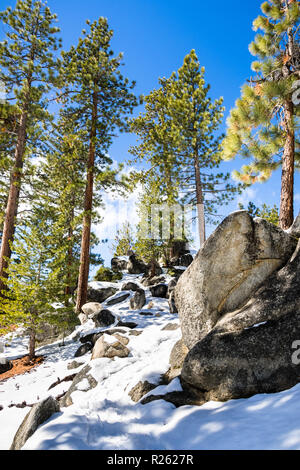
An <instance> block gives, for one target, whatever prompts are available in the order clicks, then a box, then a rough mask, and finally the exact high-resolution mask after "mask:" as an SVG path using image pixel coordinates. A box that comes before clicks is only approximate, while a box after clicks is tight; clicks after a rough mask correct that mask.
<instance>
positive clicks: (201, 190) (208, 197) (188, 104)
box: [169, 50, 241, 246]
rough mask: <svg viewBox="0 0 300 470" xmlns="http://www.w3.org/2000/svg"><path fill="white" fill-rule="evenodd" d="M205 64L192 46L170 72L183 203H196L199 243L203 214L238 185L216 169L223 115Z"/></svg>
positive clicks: (229, 197)
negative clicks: (219, 132) (210, 94)
mask: <svg viewBox="0 0 300 470" xmlns="http://www.w3.org/2000/svg"><path fill="white" fill-rule="evenodd" d="M204 75H205V68H204V67H201V66H200V63H199V60H198V57H197V55H196V52H195V51H194V50H192V51H191V52H190V53H189V54H188V55H187V56H186V57H185V59H184V62H183V65H182V67H181V68H179V70H178V72H177V73H175V74H173V78H174V79H173V86H172V89H171V98H170V104H169V108H170V110H169V113H170V116H171V119H172V120H173V124H174V127H176V128H177V132H178V135H179V138H178V150H177V152H176V153H178V154H179V155H180V156H181V159H182V160H183V163H182V167H183V171H182V172H181V174H180V178H181V183H180V187H181V190H182V191H183V192H184V193H185V196H184V198H183V199H182V201H183V202H184V203H185V204H196V207H197V214H198V231H199V240H200V246H202V245H203V243H204V241H205V239H206V229H205V225H206V224H205V218H207V219H210V220H211V219H212V218H213V217H214V216H215V215H216V214H217V208H218V207H219V206H222V205H224V204H227V203H228V202H229V201H230V200H232V199H233V198H234V197H235V195H236V194H237V193H239V192H240V191H241V186H236V185H234V184H232V183H230V175H229V173H226V174H224V173H223V172H220V171H217V170H218V168H219V166H220V164H221V153H220V150H221V145H220V144H221V140H222V135H218V134H217V131H218V129H219V126H220V124H221V122H222V119H223V113H224V107H223V98H219V99H216V100H214V101H212V99H211V98H210V97H209V90H210V86H209V85H206V84H205V78H204Z"/></svg>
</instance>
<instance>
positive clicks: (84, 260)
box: [76, 92, 98, 313]
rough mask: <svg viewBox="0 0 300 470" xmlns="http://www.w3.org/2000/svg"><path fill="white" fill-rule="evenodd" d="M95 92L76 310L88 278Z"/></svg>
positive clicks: (94, 144) (95, 115)
mask: <svg viewBox="0 0 300 470" xmlns="http://www.w3.org/2000/svg"><path fill="white" fill-rule="evenodd" d="M97 107H98V103H97V93H96V92H95V93H94V94H93V111H92V123H91V132H90V148H89V159H88V165H87V183H86V190H85V201H84V218H83V228H82V239H81V253H80V267H79V276H78V288H77V301H76V312H77V313H79V312H80V311H81V307H82V306H83V305H84V304H85V303H86V300H87V289H88V278H89V268H90V244H91V224H92V208H93V189H94V170H95V153H96V133H97Z"/></svg>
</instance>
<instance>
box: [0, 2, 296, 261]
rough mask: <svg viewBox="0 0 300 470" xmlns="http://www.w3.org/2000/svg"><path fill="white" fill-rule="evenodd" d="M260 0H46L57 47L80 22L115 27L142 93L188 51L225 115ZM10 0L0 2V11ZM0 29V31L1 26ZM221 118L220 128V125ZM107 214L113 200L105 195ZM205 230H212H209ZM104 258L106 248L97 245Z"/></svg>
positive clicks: (262, 189)
mask: <svg viewBox="0 0 300 470" xmlns="http://www.w3.org/2000/svg"><path fill="white" fill-rule="evenodd" d="M261 3H262V0H226V1H224V0H214V1H211V2H207V1H203V0H202V1H201V0H185V1H183V0H172V1H171V0H85V1H82V0H48V5H49V6H50V8H51V10H52V11H53V12H56V13H57V14H58V18H59V26H60V27H61V30H62V32H61V37H62V39H63V47H64V48H66V49H68V48H69V47H70V46H71V45H72V44H74V45H75V44H76V43H77V40H78V37H79V35H80V33H81V30H82V29H83V28H84V27H85V20H86V19H90V20H94V19H97V18H98V17H99V16H105V17H107V19H108V22H109V25H110V27H111V28H112V29H113V30H114V38H113V41H112V48H113V50H114V52H115V53H116V54H117V53H119V52H123V53H124V63H125V66H124V67H123V73H124V74H125V75H126V76H127V77H128V78H130V79H131V80H135V81H136V82H137V86H136V93H137V94H147V93H148V92H149V91H151V90H152V89H153V88H155V87H157V85H158V77H163V76H166V77H167V76H170V74H171V73H172V72H173V71H175V70H177V69H178V68H179V67H180V66H181V65H182V62H183V59H184V56H185V55H186V54H188V53H189V52H190V50H191V49H195V50H196V53H197V55H198V58H199V60H200V63H201V65H203V66H205V68H206V81H207V82H208V83H210V85H211V92H210V94H211V97H212V98H213V99H214V98H217V97H219V96H223V97H224V104H225V107H226V112H225V119H226V117H227V116H228V113H229V111H230V109H231V108H232V107H233V106H234V102H235V100H236V99H237V98H238V97H239V95H240V88H241V86H242V85H243V84H244V82H245V80H246V79H247V78H248V77H249V76H250V74H251V70H250V64H251V61H252V60H253V58H252V56H251V55H250V53H249V51H248V46H249V43H250V42H251V41H252V40H253V38H254V35H255V33H254V31H253V30H252V22H253V20H254V19H255V18H256V16H257V15H258V14H259V13H260V5H261ZM14 4H15V2H14V1H10V0H1V9H4V8H6V7H7V6H9V5H11V6H13V5H14ZM0 34H1V32H0ZM225 119H224V124H223V127H222V128H221V130H225V129H226V126H225ZM134 142H135V138H134V136H129V135H122V136H120V137H119V138H118V139H116V141H115V142H114V144H113V145H112V147H111V149H110V152H109V153H110V155H111V157H112V158H113V159H114V160H116V161H124V160H126V159H128V158H129V154H128V148H129V146H130V145H132V144H134ZM242 164H243V161H241V160H239V159H236V160H234V161H231V162H228V163H227V162H226V163H224V164H223V165H222V170H223V171H232V170H233V169H236V168H237V169H239V168H240V166H241V165H242ZM241 200H242V202H243V203H244V204H247V203H248V201H249V200H252V201H253V202H254V203H255V204H257V205H260V204H262V203H263V202H266V203H267V204H269V205H273V204H277V206H279V200H280V172H276V173H275V174H273V176H272V178H271V179H270V180H269V182H268V183H265V184H263V185H262V184H256V185H254V186H252V187H251V188H250V190H248V191H247V192H246V193H245V194H244V195H243V196H242V199H241ZM237 204H238V201H237V200H236V201H234V203H232V204H231V205H230V206H227V207H224V208H222V213H224V215H226V214H228V213H229V212H231V211H232V210H236V208H237ZM108 206H109V210H108V211H106V213H105V217H110V214H111V213H112V210H113V203H112V202H111V201H110V200H109V201H108ZM299 208H300V178H299V174H298V175H296V178H295V215H296V214H297V213H298V211H299ZM209 230H211V229H209ZM97 232H98V234H99V236H100V237H102V238H105V237H111V236H112V230H110V229H109V221H106V223H105V224H104V225H103V228H102V229H101V228H99V229H98V230H97ZM100 251H101V252H102V254H103V255H104V258H105V261H106V263H108V262H109V258H110V252H109V249H108V246H106V247H104V246H101V247H100Z"/></svg>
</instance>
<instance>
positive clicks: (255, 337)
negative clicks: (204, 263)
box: [182, 242, 300, 400]
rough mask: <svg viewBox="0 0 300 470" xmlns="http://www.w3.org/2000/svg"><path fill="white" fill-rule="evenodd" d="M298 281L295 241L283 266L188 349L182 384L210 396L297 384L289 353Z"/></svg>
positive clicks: (297, 325)
mask: <svg viewBox="0 0 300 470" xmlns="http://www.w3.org/2000/svg"><path fill="white" fill-rule="evenodd" d="M299 285H300V242H299V244H298V247H297V250H296V252H295V254H294V255H293V256H292V258H291V260H290V261H289V262H288V263H287V265H286V266H285V267H284V268H282V269H281V270H280V271H278V272H276V273H273V275H272V276H270V277H269V278H268V280H267V281H266V282H265V283H264V284H263V286H262V287H261V288H260V289H259V290H258V291H257V292H256V293H255V294H254V295H253V296H252V298H251V299H250V300H249V301H248V302H247V303H246V304H245V305H244V306H243V307H242V308H240V309H237V310H235V311H233V312H230V313H228V314H227V315H226V316H225V317H223V318H222V319H221V320H220V321H219V322H218V323H217V324H216V325H215V327H214V328H213V330H212V331H211V332H210V333H209V334H208V335H207V336H206V337H205V338H203V339H202V340H201V341H199V342H198V343H197V344H196V345H195V346H194V347H193V348H192V349H191V350H190V352H189V353H188V355H187V357H186V359H185V361H184V364H183V369H182V379H183V381H184V383H186V384H190V385H191V386H192V387H193V388H195V387H196V388H197V389H198V390H200V391H201V393H202V392H203V390H205V391H206V394H207V398H209V399H216V400H228V399H230V398H240V397H248V396H250V395H253V394H256V393H270V392H279V391H281V390H285V389H288V388H290V387H292V386H294V385H295V384H296V383H298V382H299V381H300V364H298V362H299V360H298V359H297V357H296V360H295V358H294V356H293V353H295V351H294V348H295V344H297V343H295V342H297V341H299V340H300V291H299ZM293 358H294V359H293Z"/></svg>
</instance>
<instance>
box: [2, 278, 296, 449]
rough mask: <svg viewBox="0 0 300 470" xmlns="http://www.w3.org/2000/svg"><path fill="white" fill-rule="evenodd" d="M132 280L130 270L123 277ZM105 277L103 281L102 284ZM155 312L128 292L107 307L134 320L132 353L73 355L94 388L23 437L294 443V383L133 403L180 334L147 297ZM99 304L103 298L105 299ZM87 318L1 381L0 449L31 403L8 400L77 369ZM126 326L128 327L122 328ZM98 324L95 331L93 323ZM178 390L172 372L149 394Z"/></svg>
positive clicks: (35, 443) (134, 445)
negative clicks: (185, 401)
mask: <svg viewBox="0 0 300 470" xmlns="http://www.w3.org/2000/svg"><path fill="white" fill-rule="evenodd" d="M129 279H130V280H134V281H136V276H135V277H134V276H130V277H127V278H125V279H123V280H122V283H123V282H125V281H126V280H129ZM102 284H104V283H102ZM147 300H148V301H151V302H152V303H153V305H152V306H151V309H149V308H147V304H146V305H145V307H144V310H147V311H151V312H152V313H153V316H141V315H139V314H138V313H137V312H133V311H131V310H129V299H127V300H126V301H124V302H122V303H120V304H117V305H115V306H113V307H110V310H111V311H112V312H113V313H114V314H115V315H116V316H119V317H120V318H121V319H122V320H127V321H135V322H136V323H138V327H137V330H139V331H142V333H141V334H140V335H139V336H133V335H130V334H129V332H130V330H129V329H127V333H126V336H127V337H128V339H129V340H130V341H129V344H128V348H129V349H130V355H129V357H127V358H115V359H114V360H112V359H108V358H102V359H96V360H93V361H90V357H91V354H90V353H89V354H86V355H85V356H82V357H80V358H78V359H77V361H78V362H81V363H82V364H83V365H84V364H89V365H90V366H91V371H90V374H92V375H93V377H94V378H95V379H96V380H97V382H98V385H97V387H96V388H94V389H92V390H89V391H86V390H85V388H86V387H85V385H86V384H85V383H84V381H83V382H82V383H80V387H79V388H80V389H81V390H77V391H75V392H74V393H73V394H72V400H73V405H72V406H70V407H68V408H62V410H61V412H60V413H57V414H55V415H53V416H52V418H51V419H50V420H48V422H46V423H44V424H43V425H42V426H41V427H40V428H39V429H38V430H37V431H36V432H35V434H34V435H33V436H32V437H31V438H30V439H29V440H28V441H27V442H26V444H25V446H24V447H23V449H32V450H48V449H49V450H68V449H69V450H81V449H82V450H101V449H103V450H104V449H106V450H107V449H109V450H133V449H139V450H140V449H142V450H147V449H149V450H157V449H167V450H183V449H185V450H189V449H300V424H299V418H298V417H299V416H300V384H298V385H297V386H295V387H294V388H293V389H291V390H287V391H284V392H281V393H277V394H270V395H256V396H254V397H251V398H249V399H242V400H231V401H228V402H225V403H218V402H208V403H206V404H205V405H203V406H201V407H197V406H182V407H180V408H177V409H176V408H175V406H174V405H172V404H171V403H167V402H165V401H163V400H158V401H154V402H151V403H148V404H147V405H141V404H139V403H134V402H133V401H132V400H131V398H130V397H129V396H128V392H129V391H130V390H131V388H132V387H134V386H135V385H136V384H137V383H138V382H139V381H144V380H148V381H149V382H152V383H157V384H158V383H159V379H160V375H161V374H163V373H164V372H166V371H167V369H168V367H169V356H170V352H171V349H172V347H173V345H174V344H175V343H176V341H178V339H180V337H181V332H180V329H176V330H163V328H164V326H165V325H167V324H168V323H177V324H178V323H179V321H178V316H177V315H176V314H175V315H173V314H170V312H169V309H168V304H167V301H166V299H158V298H152V297H150V292H149V291H148V290H147ZM103 305H104V308H105V303H104V304H103ZM94 330H95V328H94V325H93V323H92V322H91V321H89V322H88V323H86V324H85V325H83V326H80V327H78V328H77V330H76V332H75V333H73V334H72V335H71V336H70V337H68V338H67V340H66V343H65V346H64V347H60V346H59V343H55V344H52V345H49V346H46V347H43V348H41V349H40V350H38V353H39V354H45V355H46V356H47V357H46V360H45V362H44V363H43V364H42V365H40V366H39V367H38V368H37V369H35V370H32V371H31V372H30V373H27V374H25V375H23V376H17V377H14V378H11V379H9V380H7V381H6V382H2V383H1V382H0V405H1V406H2V407H3V410H2V411H0V449H3V450H5V449H8V448H9V447H10V445H11V442H12V440H13V437H14V434H15V432H16V430H17V428H18V427H19V425H20V424H21V422H22V420H23V418H24V416H25V415H26V414H27V413H28V411H29V410H30V408H29V407H26V408H21V409H20V408H16V407H12V408H10V407H9V405H11V404H12V403H14V404H17V403H22V402H23V401H26V402H27V403H35V402H37V401H39V400H42V399H44V398H47V397H48V396H49V395H52V396H54V397H55V396H58V395H60V394H62V393H63V392H65V391H67V390H68V389H69V387H70V382H62V383H60V384H59V385H57V386H56V387H55V388H52V389H51V390H50V391H48V388H49V387H50V385H52V384H53V383H54V382H55V381H56V380H57V379H58V378H60V379H63V378H64V377H66V376H67V375H70V374H73V373H76V372H78V371H79V370H80V368H79V369H75V370H69V369H68V367H67V366H68V364H70V362H72V361H73V360H74V353H75V351H76V350H77V348H78V346H79V342H78V341H74V337H75V336H76V335H78V334H79V333H85V334H86V333H89V332H90V331H94ZM125 330H126V328H125ZM96 331H99V329H98V330H96ZM26 342H27V339H26V340H24V338H16V337H15V338H14V340H13V342H12V344H11V346H10V347H7V348H6V350H5V355H6V356H7V357H10V358H12V357H15V356H17V355H21V354H22V353H24V351H25V348H26ZM174 390H181V385H180V382H179V380H178V379H174V380H173V381H172V382H171V383H170V384H169V385H168V386H159V387H157V388H156V389H155V390H153V391H152V392H151V394H162V393H167V392H169V391H174Z"/></svg>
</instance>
